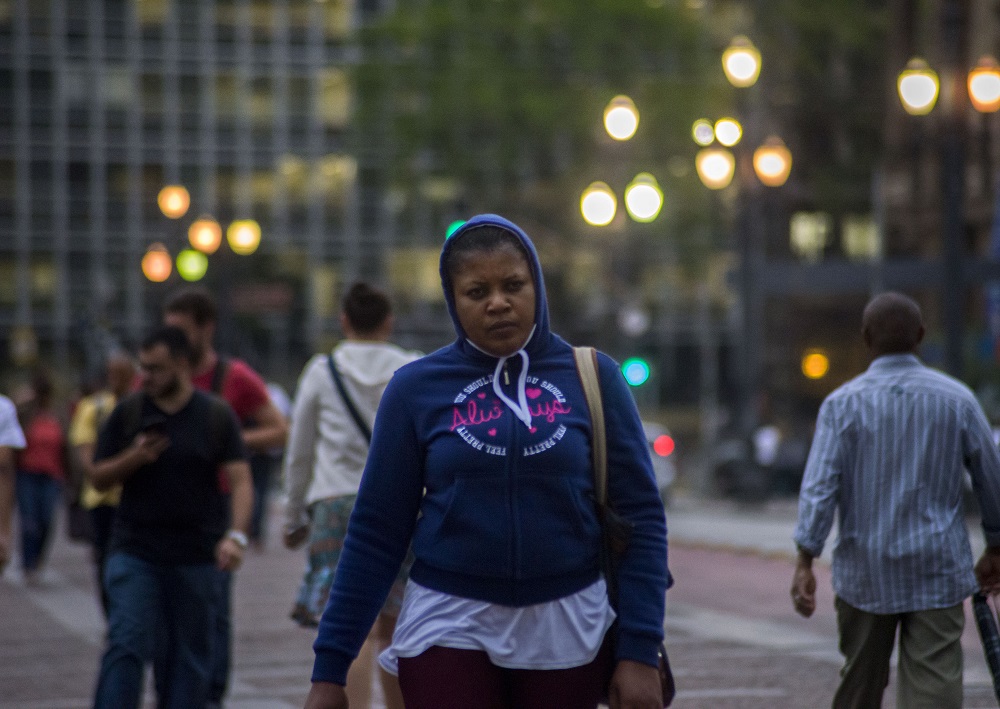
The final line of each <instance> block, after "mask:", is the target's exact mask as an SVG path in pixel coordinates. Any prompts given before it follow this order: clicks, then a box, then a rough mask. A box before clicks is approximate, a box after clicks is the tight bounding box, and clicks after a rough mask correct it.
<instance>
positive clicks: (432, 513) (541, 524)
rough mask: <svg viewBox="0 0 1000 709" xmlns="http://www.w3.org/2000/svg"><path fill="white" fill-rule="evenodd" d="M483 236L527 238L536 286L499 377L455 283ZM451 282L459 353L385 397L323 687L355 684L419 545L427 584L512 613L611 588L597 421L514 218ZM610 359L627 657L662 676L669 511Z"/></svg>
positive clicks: (484, 221)
mask: <svg viewBox="0 0 1000 709" xmlns="http://www.w3.org/2000/svg"><path fill="white" fill-rule="evenodd" d="M483 225H492V226H499V227H501V228H503V229H506V230H508V231H510V232H512V233H513V234H515V235H517V237H518V238H519V239H520V240H521V243H522V244H523V245H524V248H525V251H526V252H527V254H528V257H529V260H530V265H531V269H532V273H533V275H534V280H535V294H536V305H535V329H534V332H533V333H532V335H531V337H530V339H529V340H528V342H527V344H525V345H524V348H523V355H522V354H520V353H516V354H514V355H511V356H510V357H509V358H506V359H504V360H503V361H501V360H500V359H498V358H497V357H494V356H492V355H488V354H486V353H484V352H482V351H481V350H479V349H477V348H476V347H475V346H473V345H472V344H471V342H469V341H468V340H467V339H466V337H465V333H464V331H463V329H462V327H461V325H460V324H459V321H458V318H457V317H456V314H455V305H454V297H453V292H452V285H451V282H450V278H449V275H448V273H446V272H445V269H444V267H443V264H444V258H445V254H446V253H447V251H448V248H449V246H450V245H451V244H454V243H456V241H457V240H459V239H461V238H462V237H463V235H464V234H466V233H467V232H468V231H469V230H471V229H474V228H475V227H477V226H483ZM441 280H442V285H443V287H444V293H445V297H446V300H447V303H448V310H449V312H450V314H451V318H452V321H453V322H454V323H455V329H456V331H457V333H458V338H457V339H456V340H455V342H453V343H452V344H450V345H448V346H447V347H444V348H442V349H440V350H438V351H437V352H434V353H432V354H429V355H427V356H425V357H423V358H421V359H419V360H417V361H415V362H413V363H411V364H408V365H405V366H404V367H402V368H400V369H399V370H398V371H397V372H396V374H395V376H394V377H393V379H392V380H391V381H390V383H389V386H388V387H387V389H386V391H385V394H384V395H383V397H382V401H381V404H380V405H379V409H378V414H377V416H376V418H375V427H374V431H373V437H372V444H371V451H370V453H369V455H368V461H367V465H366V466H365V472H364V475H363V478H362V482H361V488H360V490H359V493H358V499H357V503H356V505H355V508H354V511H353V513H352V515H351V519H350V522H349V525H348V531H347V536H346V539H345V541H344V549H343V553H342V555H341V557H340V562H339V564H338V568H337V574H336V579H335V581H334V585H333V588H332V590H331V593H330V601H329V603H328V605H327V608H326V611H325V612H324V614H323V617H322V620H321V622H320V626H319V634H318V636H317V639H316V642H315V645H314V649H315V651H316V662H315V665H314V668H313V676H312V679H313V681H325V682H335V683H337V684H343V683H344V681H345V677H346V674H347V668H348V666H349V664H350V662H351V660H352V659H353V658H354V657H355V655H356V654H357V652H358V650H359V649H360V647H361V644H362V643H363V642H364V639H365V637H366V636H367V634H368V631H369V629H370V628H371V625H372V623H373V622H374V620H375V618H376V616H377V614H378V612H379V609H380V608H381V606H382V603H383V602H384V600H385V598H386V596H387V594H388V592H389V589H390V587H391V585H392V582H393V580H394V578H395V575H396V573H397V571H398V569H399V566H400V563H401V562H402V560H403V558H404V556H405V554H406V551H407V547H408V546H409V545H410V543H411V541H412V545H413V552H414V555H415V557H416V561H415V562H414V565H413V568H412V570H411V572H410V576H411V578H412V579H413V580H414V581H415V582H417V583H419V584H421V585H422V586H425V587H427V588H431V589H435V590H438V591H442V592H445V593H449V594H453V595H456V596H461V597H464V598H473V599H478V600H483V601H488V602H490V603H495V604H500V605H506V606H526V605H531V604H536V603H541V602H545V601H551V600H555V599H558V598H562V597H564V596H567V595H570V594H572V593H575V592H577V591H579V590H581V589H583V588H585V587H587V586H588V585H590V584H592V583H594V582H595V581H596V580H597V579H598V577H599V575H600V571H599V564H598V549H599V544H600V536H599V535H600V526H599V524H598V520H597V515H596V512H595V507H594V498H593V494H594V484H593V470H592V466H591V459H590V434H591V426H590V417H589V414H588V410H587V404H586V399H585V398H584V395H583V388H582V385H581V383H580V380H579V376H578V374H577V371H576V367H575V364H574V360H573V351H572V348H571V347H570V345H569V344H567V343H566V342H565V341H564V340H562V339H561V338H560V337H558V336H557V335H555V334H553V333H552V332H551V331H550V329H549V316H548V306H547V303H546V298H545V286H544V281H543V279H542V271H541V266H540V265H539V262H538V256H537V254H536V252H535V248H534V246H533V245H532V243H531V241H530V240H529V239H528V237H527V235H526V234H525V233H524V232H523V231H521V229H520V228H518V227H517V226H516V225H514V224H512V223H511V222H509V221H507V220H506V219H503V218H502V217H498V216H496V215H491V214H486V215H481V216H478V217H475V218H473V219H471V220H469V221H468V222H467V223H466V224H465V225H464V226H462V227H461V228H460V229H459V230H458V231H456V232H455V234H453V235H452V237H451V238H450V239H448V240H447V241H446V242H445V245H444V248H443V250H442V269H441ZM598 359H599V372H600V378H601V390H602V395H603V398H604V410H605V423H606V427H607V439H608V495H609V500H610V502H611V504H612V506H613V507H614V508H615V509H616V510H617V512H618V513H619V514H621V515H622V516H624V517H626V518H628V519H629V520H631V522H632V523H633V524H634V525H635V527H634V531H633V534H632V539H631V543H630V545H629V549H628V552H627V554H626V556H625V558H624V560H623V561H622V564H621V567H620V570H619V584H620V591H619V594H620V598H619V603H618V609H617V610H618V615H619V622H618V625H617V628H618V633H619V635H618V638H617V640H618V642H617V646H616V654H617V657H618V659H631V660H637V661H639V662H643V663H646V664H649V665H653V666H655V665H656V661H657V660H656V653H657V647H658V645H659V643H660V641H661V640H662V637H663V627H662V625H663V610H664V594H665V592H666V589H667V587H668V586H669V583H670V575H669V573H668V571H667V540H666V522H665V519H664V514H663V505H662V503H661V501H660V497H659V493H658V491H657V488H656V483H655V479H654V476H653V470H652V463H651V462H650V458H649V448H648V444H647V442H646V438H645V435H644V434H643V430H642V425H641V422H640V420H639V413H638V411H637V409H636V407H635V403H634V402H633V400H632V396H631V394H630V392H629V390H628V385H627V384H626V383H625V380H624V379H623V377H622V375H621V373H620V371H619V368H618V365H617V364H616V363H615V362H614V361H613V360H612V359H611V358H609V357H607V356H606V355H603V354H601V355H599V358H598ZM525 363H527V364H526V365H525ZM525 366H526V367H527V369H526V370H525ZM501 369H503V370H506V376H503V377H499V380H501V381H497V382H496V384H494V373H497V372H500V371H501ZM508 382H509V383H508ZM498 390H499V391H498ZM501 395H502V396H501Z"/></svg>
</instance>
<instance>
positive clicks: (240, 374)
mask: <svg viewBox="0 0 1000 709" xmlns="http://www.w3.org/2000/svg"><path fill="white" fill-rule="evenodd" d="M163 323H164V324H165V325H173V326H176V327H179V328H180V329H181V330H183V331H184V332H185V334H186V335H187V337H188V340H189V341H190V342H191V351H192V354H191V356H192V362H193V368H192V372H193V375H192V381H193V383H194V386H195V388H196V389H200V390H202V391H208V392H212V393H214V394H216V395H218V396H221V397H222V398H223V399H225V400H226V401H227V402H228V403H229V405H230V406H232V407H233V411H235V412H236V417H237V418H238V419H239V421H240V425H241V426H242V427H243V429H242V430H243V442H244V443H245V444H246V447H247V449H248V450H249V452H250V470H251V475H252V478H253V479H254V480H255V481H256V482H255V485H254V487H255V489H259V490H261V492H260V493H259V494H260V500H258V501H257V502H255V503H254V504H255V507H254V510H255V511H254V518H255V519H257V520H260V519H261V516H262V510H263V506H264V505H266V504H267V489H268V485H267V484H266V482H263V483H262V480H266V479H268V478H269V476H270V470H271V466H272V464H273V459H272V457H271V454H270V452H271V450H272V449H274V448H277V447H281V446H284V445H285V439H286V437H287V435H288V422H287V420H286V419H285V417H284V416H283V415H282V414H281V412H280V411H279V410H278V409H277V407H276V406H275V405H274V403H273V402H272V401H271V397H270V395H269V393H268V390H267V385H266V384H265V383H264V380H263V379H262V378H261V377H260V375H259V374H257V372H255V371H254V370H253V369H252V368H251V367H250V366H249V365H248V364H247V363H246V362H244V361H243V360H241V359H237V358H235V357H229V356H228V355H224V354H219V353H218V352H216V350H215V344H214V343H215V331H216V326H217V324H218V308H217V306H216V302H215V298H214V297H213V296H212V294H211V293H210V292H209V291H207V290H206V289H204V288H200V287H197V286H192V287H189V288H185V289H182V290H180V291H178V292H176V293H174V294H173V295H172V296H171V297H170V298H169V299H168V300H167V303H166V306H165V307H164V309H163ZM255 471H256V472H255ZM220 483H221V485H222V486H223V490H225V480H222V481H220ZM252 524H253V522H251V525H252ZM258 525H259V521H258ZM246 541H247V543H249V537H248V538H247V540H246ZM217 585H218V589H217V592H218V596H219V600H218V603H219V612H218V613H217V614H216V618H215V620H216V623H217V627H216V629H215V633H216V635H215V642H214V643H213V646H212V648H213V649H212V653H213V661H212V690H211V693H210V696H209V700H210V701H209V706H210V707H218V706H222V700H223V698H224V697H225V694H226V690H227V688H228V685H229V672H230V668H231V665H232V642H233V637H232V636H233V631H232V575H231V574H230V573H229V572H228V571H227V570H225V569H221V570H220V571H219V574H218V579H217Z"/></svg>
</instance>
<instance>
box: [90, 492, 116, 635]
mask: <svg viewBox="0 0 1000 709" xmlns="http://www.w3.org/2000/svg"><path fill="white" fill-rule="evenodd" d="M116 509H118V508H117V507H114V506H113V505H98V506H97V507H95V508H93V509H92V510H88V513H89V514H90V533H91V538H90V544H91V546H92V548H93V550H94V566H95V567H96V569H97V589H98V591H99V593H100V595H101V608H102V609H103V610H104V617H105V618H107V616H108V591H107V589H106V588H105V587H104V567H105V565H106V564H107V560H108V547H109V545H110V544H111V527H112V525H113V524H114V522H115V510H116Z"/></svg>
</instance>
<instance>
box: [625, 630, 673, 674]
mask: <svg viewBox="0 0 1000 709" xmlns="http://www.w3.org/2000/svg"><path fill="white" fill-rule="evenodd" d="M661 642H663V641H662V640H661V639H659V638H651V637H649V636H648V635H635V634H631V633H626V632H620V633H619V634H618V643H617V646H616V648H615V661H616V662H617V661H618V660H634V661H635V662H641V663H642V664H644V665H649V666H650V667H658V666H659V664H660V662H659V652H660V643H661Z"/></svg>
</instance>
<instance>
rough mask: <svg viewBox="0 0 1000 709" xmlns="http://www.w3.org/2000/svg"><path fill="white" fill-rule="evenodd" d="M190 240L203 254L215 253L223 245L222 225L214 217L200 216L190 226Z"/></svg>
mask: <svg viewBox="0 0 1000 709" xmlns="http://www.w3.org/2000/svg"><path fill="white" fill-rule="evenodd" d="M188 241H190V242H191V246H193V247H194V248H196V249H198V250H199V251H201V252H202V253H203V254H214V253H215V252H216V251H218V250H219V247H220V246H221V245H222V227H221V226H219V222H217V221H215V220H214V219H212V217H209V216H202V217H199V218H198V219H197V220H196V221H194V222H192V223H191V226H189V227H188Z"/></svg>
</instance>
